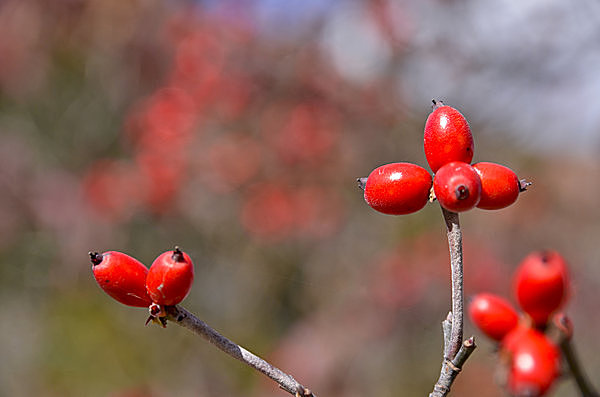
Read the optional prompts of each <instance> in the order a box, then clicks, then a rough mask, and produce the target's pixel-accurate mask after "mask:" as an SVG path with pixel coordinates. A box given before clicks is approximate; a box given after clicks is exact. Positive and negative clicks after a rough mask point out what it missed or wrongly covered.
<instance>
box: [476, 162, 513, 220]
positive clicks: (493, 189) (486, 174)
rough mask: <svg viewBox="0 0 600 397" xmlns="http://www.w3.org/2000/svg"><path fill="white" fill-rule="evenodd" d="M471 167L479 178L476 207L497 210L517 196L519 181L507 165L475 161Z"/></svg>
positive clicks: (510, 202)
mask: <svg viewBox="0 0 600 397" xmlns="http://www.w3.org/2000/svg"><path fill="white" fill-rule="evenodd" d="M473 168H475V171H477V173H478V174H479V178H480V179H481V200H479V204H477V207H478V208H482V209H484V210H497V209H500V208H504V207H508V206H509V205H511V204H512V203H514V202H515V201H517V197H519V192H520V191H521V182H519V178H518V177H517V174H515V173H514V172H513V170H511V169H510V168H508V167H505V166H503V165H500V164H495V163H486V162H481V163H476V164H473Z"/></svg>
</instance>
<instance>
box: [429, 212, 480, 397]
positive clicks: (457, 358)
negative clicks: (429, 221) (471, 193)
mask: <svg viewBox="0 0 600 397" xmlns="http://www.w3.org/2000/svg"><path fill="white" fill-rule="evenodd" d="M442 214H443V215H444V221H445V222H446V230H447V235H448V247H449V249H450V272H451V278H452V311H451V312H450V313H448V317H447V318H446V319H445V320H444V321H443V322H442V330H443V332H444V357H443V360H442V369H441V371H440V377H439V378H438V381H437V383H436V384H435V386H434V387H433V392H431V393H430V394H429V397H444V396H446V395H448V393H449V392H450V387H451V386H452V383H453V382H454V379H455V378H456V377H457V376H458V374H459V373H460V371H461V369H462V366H463V364H464V363H465V362H466V361H467V359H468V358H469V356H470V355H471V353H472V352H473V350H475V347H476V346H475V341H474V339H473V337H470V338H469V339H467V340H466V341H465V342H464V343H463V340H462V339H463V321H464V298H463V254H462V233H461V231H460V223H459V219H458V214H457V213H455V212H451V211H448V210H446V209H444V208H443V207H442Z"/></svg>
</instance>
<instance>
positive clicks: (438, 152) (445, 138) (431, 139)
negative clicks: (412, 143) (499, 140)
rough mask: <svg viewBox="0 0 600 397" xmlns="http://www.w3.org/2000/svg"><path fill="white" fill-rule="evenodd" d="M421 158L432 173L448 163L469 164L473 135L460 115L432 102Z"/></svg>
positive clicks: (448, 107) (471, 157) (471, 156)
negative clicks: (432, 107) (425, 159)
mask: <svg viewBox="0 0 600 397" xmlns="http://www.w3.org/2000/svg"><path fill="white" fill-rule="evenodd" d="M424 148H425V157H426V158H427V162H428V163H429V166H430V167H431V170H432V171H433V172H434V173H435V172H437V170H438V169H440V168H441V167H442V166H443V165H444V164H448V163H450V162H452V161H462V162H463V163H470V162H471V160H472V159H473V149H474V144H473V135H472V134H471V128H470V127H469V123H467V119H465V117H464V116H463V115H462V114H460V112H459V111H458V110H456V109H454V108H452V107H450V106H444V105H443V104H442V103H441V102H437V103H436V102H435V101H434V110H433V112H432V113H431V114H430V115H429V117H427V121H426V122H425V135H424Z"/></svg>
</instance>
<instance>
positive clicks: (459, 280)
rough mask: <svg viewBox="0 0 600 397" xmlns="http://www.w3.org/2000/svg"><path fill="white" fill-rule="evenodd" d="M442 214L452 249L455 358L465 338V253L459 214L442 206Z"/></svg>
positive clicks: (451, 352) (452, 348)
mask: <svg viewBox="0 0 600 397" xmlns="http://www.w3.org/2000/svg"><path fill="white" fill-rule="evenodd" d="M442 214H443V215H444V220H445V221H446V229H447V234H448V246H449V249H450V271H451V277H452V332H451V334H450V346H449V348H448V351H447V356H448V357H447V358H450V359H452V358H454V356H455V355H456V353H458V350H459V349H460V347H461V344H462V339H463V316H464V315H463V312H464V309H463V307H464V299H463V253H462V233H461V231H460V223H459V219H458V214H457V213H456V212H451V211H448V210H446V209H444V208H443V207H442Z"/></svg>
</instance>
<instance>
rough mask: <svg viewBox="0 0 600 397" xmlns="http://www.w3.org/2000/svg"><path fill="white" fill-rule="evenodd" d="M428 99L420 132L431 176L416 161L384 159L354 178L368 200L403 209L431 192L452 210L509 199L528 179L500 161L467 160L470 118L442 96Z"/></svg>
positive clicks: (396, 211) (418, 204) (417, 205)
mask: <svg viewBox="0 0 600 397" xmlns="http://www.w3.org/2000/svg"><path fill="white" fill-rule="evenodd" d="M433 104H434V105H433V112H432V113H431V114H430V115H429V117H428V118H427V121H426V122H425V134H424V148H425V156H426V158H427V162H428V163H429V166H430V167H431V170H432V171H433V172H434V174H435V175H434V177H433V180H432V178H431V175H430V174H429V173H428V172H427V171H426V170H425V169H424V168H423V167H420V166H418V165H415V164H411V163H391V164H386V165H383V166H381V167H379V168H376V169H375V170H373V171H372V172H371V174H370V175H369V176H368V177H367V178H360V179H359V184H360V186H361V187H362V188H364V191H365V192H364V197H365V201H366V202H367V204H369V205H370V206H371V207H372V208H374V209H375V210H377V211H379V212H383V213H384V214H392V215H403V214H409V213H412V212H416V211H418V210H420V209H421V208H423V207H424V206H425V204H426V203H427V201H428V199H430V198H433V197H435V198H436V199H437V200H438V201H439V202H440V205H441V206H442V207H444V208H445V209H447V210H448V211H452V212H462V211H467V210H470V209H471V208H473V207H478V208H482V209H488V210H494V209H500V208H504V207H507V206H509V205H511V204H512V203H514V202H515V201H516V200H517V197H518V196H519V193H520V192H522V191H523V190H525V188H526V187H527V186H528V183H527V182H525V181H520V180H519V178H518V177H517V175H516V174H515V173H514V172H513V171H512V170H511V169H509V168H507V167H505V166H503V165H500V164H495V163H489V162H480V163H476V164H473V165H471V160H472V159H473V148H474V145H473V135H472V134H471V128H470V127H469V123H468V122H467V120H466V119H465V117H464V116H463V115H462V114H460V112H459V111H458V110H456V109H454V108H452V107H450V106H446V105H444V104H443V103H442V102H436V101H433ZM432 186H433V194H431V189H432Z"/></svg>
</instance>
